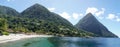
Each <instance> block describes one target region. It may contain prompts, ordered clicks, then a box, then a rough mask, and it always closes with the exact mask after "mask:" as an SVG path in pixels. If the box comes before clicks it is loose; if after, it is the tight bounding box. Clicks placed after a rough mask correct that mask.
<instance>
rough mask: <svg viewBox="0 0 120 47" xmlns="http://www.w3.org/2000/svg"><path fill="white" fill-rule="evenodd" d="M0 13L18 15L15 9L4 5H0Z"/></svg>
mask: <svg viewBox="0 0 120 47" xmlns="http://www.w3.org/2000/svg"><path fill="white" fill-rule="evenodd" d="M0 14H6V15H12V16H18V15H20V14H19V13H18V12H17V11H16V10H15V9H12V8H10V7H6V6H1V5H0Z"/></svg>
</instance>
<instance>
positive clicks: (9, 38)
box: [0, 34, 53, 44]
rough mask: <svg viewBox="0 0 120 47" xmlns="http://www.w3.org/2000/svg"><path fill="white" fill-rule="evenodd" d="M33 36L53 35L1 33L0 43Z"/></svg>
mask: <svg viewBox="0 0 120 47" xmlns="http://www.w3.org/2000/svg"><path fill="white" fill-rule="evenodd" d="M33 37H53V36H52V35H26V34H10V35H8V36H6V35H3V36H0V44H1V43H6V42H11V41H16V40H20V39H24V38H33Z"/></svg>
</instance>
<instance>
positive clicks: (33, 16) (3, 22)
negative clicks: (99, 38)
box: [0, 4, 95, 37]
mask: <svg viewBox="0 0 120 47" xmlns="http://www.w3.org/2000/svg"><path fill="white" fill-rule="evenodd" d="M9 33H25V34H31V33H35V34H47V35H55V36H77V37H85V36H86V37H87V36H95V35H94V34H93V33H90V32H86V31H84V30H80V29H79V30H78V29H77V28H75V27H74V26H73V25H72V24H71V23H70V22H69V21H67V20H66V19H64V18H62V17H61V16H59V15H58V14H56V13H53V12H50V11H49V10H48V9H46V8H45V7H44V6H42V5H40V4H34V5H33V6H31V7H29V8H27V9H26V10H24V11H23V12H21V13H19V12H17V11H16V10H14V9H12V8H10V7H6V6H0V34H7V35H8V34H9Z"/></svg>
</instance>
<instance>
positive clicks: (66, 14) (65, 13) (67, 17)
mask: <svg viewBox="0 0 120 47" xmlns="http://www.w3.org/2000/svg"><path fill="white" fill-rule="evenodd" d="M59 15H60V16H62V17H63V18H65V19H70V18H71V16H69V14H68V13H67V12H63V13H61V14H59Z"/></svg>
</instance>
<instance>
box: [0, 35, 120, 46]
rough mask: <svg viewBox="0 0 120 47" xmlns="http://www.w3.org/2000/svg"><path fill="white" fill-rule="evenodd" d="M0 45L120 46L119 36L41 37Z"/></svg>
mask: <svg viewBox="0 0 120 47" xmlns="http://www.w3.org/2000/svg"><path fill="white" fill-rule="evenodd" d="M0 47H120V39H119V38H79V37H48V38H47V37H45V38H44V37H43V38H40V37H38V38H29V39H22V40H18V41H14V42H7V43H3V44H0Z"/></svg>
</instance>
